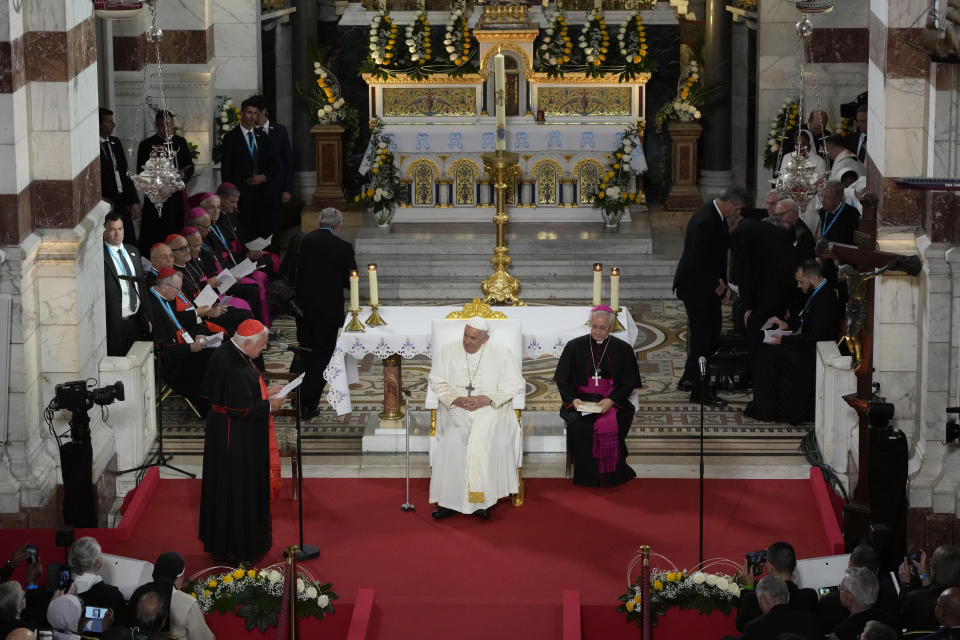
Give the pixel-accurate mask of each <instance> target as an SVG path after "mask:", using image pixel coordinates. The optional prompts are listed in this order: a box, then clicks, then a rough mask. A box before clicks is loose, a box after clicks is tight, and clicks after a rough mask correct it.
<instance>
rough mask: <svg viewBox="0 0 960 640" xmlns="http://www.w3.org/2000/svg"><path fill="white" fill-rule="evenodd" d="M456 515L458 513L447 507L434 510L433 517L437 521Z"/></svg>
mask: <svg viewBox="0 0 960 640" xmlns="http://www.w3.org/2000/svg"><path fill="white" fill-rule="evenodd" d="M455 513H456V511H454V510H453V509H447V508H446V507H437V508H436V509H434V510H433V514H432V515H433V517H434V518H436V519H437V520H443V519H444V518H449V517H450V516H452V515H453V514H455Z"/></svg>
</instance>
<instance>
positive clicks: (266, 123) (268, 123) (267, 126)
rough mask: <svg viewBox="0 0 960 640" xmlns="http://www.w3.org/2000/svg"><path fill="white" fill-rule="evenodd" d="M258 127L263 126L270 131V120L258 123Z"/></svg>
mask: <svg viewBox="0 0 960 640" xmlns="http://www.w3.org/2000/svg"><path fill="white" fill-rule="evenodd" d="M257 126H258V127H263V130H264V131H270V121H269V120H267V121H266V122H264V123H263V124H260V125H257Z"/></svg>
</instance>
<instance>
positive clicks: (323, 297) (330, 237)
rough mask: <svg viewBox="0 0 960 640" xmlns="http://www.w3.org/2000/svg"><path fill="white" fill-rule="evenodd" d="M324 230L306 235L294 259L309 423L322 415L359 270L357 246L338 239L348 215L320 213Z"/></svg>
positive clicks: (304, 402) (305, 413)
mask: <svg viewBox="0 0 960 640" xmlns="http://www.w3.org/2000/svg"><path fill="white" fill-rule="evenodd" d="M319 224H320V228H319V229H317V230H316V231H312V232H310V233H308V234H306V235H305V236H303V238H302V240H301V241H300V245H299V248H298V249H297V256H296V257H295V258H294V265H292V268H293V269H294V270H295V271H294V275H293V282H294V283H295V286H296V291H297V296H296V297H297V302H298V303H299V305H300V307H301V308H302V309H303V317H302V318H297V340H298V342H299V343H300V346H301V347H307V348H309V349H311V351H310V352H309V353H307V354H306V357H305V362H304V368H303V370H304V371H305V373H306V377H305V378H304V380H303V385H302V386H301V387H300V393H301V399H300V409H301V413H302V414H303V417H304V418H305V419H309V418H312V417H313V416H315V415H316V414H317V407H318V406H319V404H320V398H321V395H322V394H323V387H324V380H323V370H324V369H326V368H327V364H328V363H329V362H330V356H331V355H333V350H334V348H335V347H336V344H337V330H338V329H339V328H340V327H341V326H342V325H343V321H344V319H345V318H346V316H345V315H344V312H343V290H344V289H346V288H347V287H349V286H350V272H351V271H356V270H357V260H356V258H355V257H354V254H353V245H351V244H350V243H349V242H347V241H346V240H343V239H342V238H340V237H339V235H338V234H339V233H340V226H341V225H342V224H343V214H342V213H340V211H339V210H337V209H334V208H333V207H327V208H326V209H324V210H323V211H321V212H320V222H319Z"/></svg>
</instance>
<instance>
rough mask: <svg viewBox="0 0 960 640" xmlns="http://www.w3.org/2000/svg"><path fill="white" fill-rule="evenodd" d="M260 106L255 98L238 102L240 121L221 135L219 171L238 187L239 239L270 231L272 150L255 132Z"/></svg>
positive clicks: (262, 234)
mask: <svg viewBox="0 0 960 640" xmlns="http://www.w3.org/2000/svg"><path fill="white" fill-rule="evenodd" d="M259 115H260V109H259V107H258V106H257V102H256V100H255V99H251V98H247V99H246V100H244V101H243V102H242V103H241V105H240V123H239V124H238V125H237V126H235V127H234V128H233V129H231V130H230V131H228V132H227V134H226V135H224V136H223V146H222V152H221V153H222V155H221V160H220V173H221V176H222V178H223V182H230V183H233V184H235V185H237V188H238V189H240V204H239V209H240V210H239V216H240V228H241V229H242V230H243V232H244V234H245V235H246V236H247V237H245V238H241V239H242V240H244V241H246V240H252V239H254V238H257V237H261V238H266V237H267V236H269V235H270V234H271V233H273V219H272V218H273V216H272V215H271V214H272V211H271V205H270V203H271V198H270V189H271V188H272V186H271V185H270V184H268V182H269V181H270V179H271V178H272V176H273V153H272V152H271V148H270V147H271V145H270V140H269V139H268V138H267V134H266V133H264V132H262V131H257V130H256V128H257V118H258V117H259Z"/></svg>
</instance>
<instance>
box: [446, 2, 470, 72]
mask: <svg viewBox="0 0 960 640" xmlns="http://www.w3.org/2000/svg"><path fill="white" fill-rule="evenodd" d="M465 4H466V0H457V1H456V2H454V4H453V8H452V10H451V12H450V21H449V22H448V23H447V33H446V35H445V36H444V38H443V46H444V47H445V49H446V52H447V57H448V59H449V60H450V62H451V63H453V64H455V65H457V66H458V67H459V66H461V65H463V64H466V62H467V60H469V59H470V49H471V48H472V45H473V33H472V32H471V31H470V28H469V27H468V26H467V18H466V16H465V15H463V9H464V6H465Z"/></svg>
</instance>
